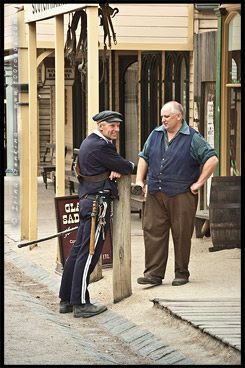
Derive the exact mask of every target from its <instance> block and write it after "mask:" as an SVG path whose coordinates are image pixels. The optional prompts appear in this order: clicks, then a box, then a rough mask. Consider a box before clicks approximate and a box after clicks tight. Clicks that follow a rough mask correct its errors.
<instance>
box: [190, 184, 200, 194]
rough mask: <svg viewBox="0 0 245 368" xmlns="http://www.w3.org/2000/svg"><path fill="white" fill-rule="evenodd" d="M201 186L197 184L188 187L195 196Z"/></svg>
mask: <svg viewBox="0 0 245 368" xmlns="http://www.w3.org/2000/svg"><path fill="white" fill-rule="evenodd" d="M201 186H202V185H201V184H198V183H193V184H192V185H191V186H190V191H191V192H192V193H193V194H197V193H198V190H199V189H200V188H201Z"/></svg>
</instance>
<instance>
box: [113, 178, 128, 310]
mask: <svg viewBox="0 0 245 368" xmlns="http://www.w3.org/2000/svg"><path fill="white" fill-rule="evenodd" d="M130 185H131V175H127V176H122V177H121V178H120V179H119V180H118V190H119V200H116V199H115V200H114V203H113V301H114V303H117V302H119V301H120V300H122V299H124V298H127V297H128V296H130V295H131V294H132V286H131V223H130Z"/></svg>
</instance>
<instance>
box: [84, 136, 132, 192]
mask: <svg viewBox="0 0 245 368" xmlns="http://www.w3.org/2000/svg"><path fill="white" fill-rule="evenodd" d="M79 167H80V170H81V173H82V175H86V176H93V175H98V174H102V173H104V172H105V171H116V172H118V173H120V174H122V175H128V174H131V173H132V171H133V167H134V164H133V163H131V162H130V161H128V160H125V159H124V158H123V157H121V156H120V155H119V154H118V153H117V150H116V147H115V145H114V144H113V143H111V141H109V140H108V139H106V138H103V137H102V136H101V135H99V134H96V133H92V134H90V135H89V136H88V137H87V138H86V139H85V140H84V141H83V142H82V144H81V146H80V150H79ZM104 189H109V190H110V191H111V194H112V195H114V196H115V197H118V190H117V184H116V181H115V180H110V179H106V180H102V181H100V182H98V183H88V182H86V181H85V180H83V181H82V183H81V184H79V188H78V194H79V198H81V197H83V196H84V195H86V194H94V193H98V192H99V191H101V190H104Z"/></svg>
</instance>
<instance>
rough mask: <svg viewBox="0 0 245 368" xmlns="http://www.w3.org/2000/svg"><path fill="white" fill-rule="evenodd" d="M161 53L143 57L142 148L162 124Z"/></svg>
mask: <svg viewBox="0 0 245 368" xmlns="http://www.w3.org/2000/svg"><path fill="white" fill-rule="evenodd" d="M161 69H162V61H161V53H147V54H143V55H142V63H141V147H143V144H144V143H145V141H146V139H147V138H148V136H149V134H150V133H151V131H152V130H153V129H154V128H155V127H156V126H158V125H160V124H161V107H162V72H161Z"/></svg>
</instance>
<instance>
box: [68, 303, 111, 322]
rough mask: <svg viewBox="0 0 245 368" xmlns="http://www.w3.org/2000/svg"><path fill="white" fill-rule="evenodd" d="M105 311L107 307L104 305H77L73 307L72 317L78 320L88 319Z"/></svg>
mask: <svg viewBox="0 0 245 368" xmlns="http://www.w3.org/2000/svg"><path fill="white" fill-rule="evenodd" d="M106 310H107V307H106V306H105V305H101V306H96V305H94V304H91V303H86V304H77V305H75V304H74V306H73V317H75V318H79V317H83V318H89V317H93V316H95V315H96V314H100V313H102V312H104V311H106Z"/></svg>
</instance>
